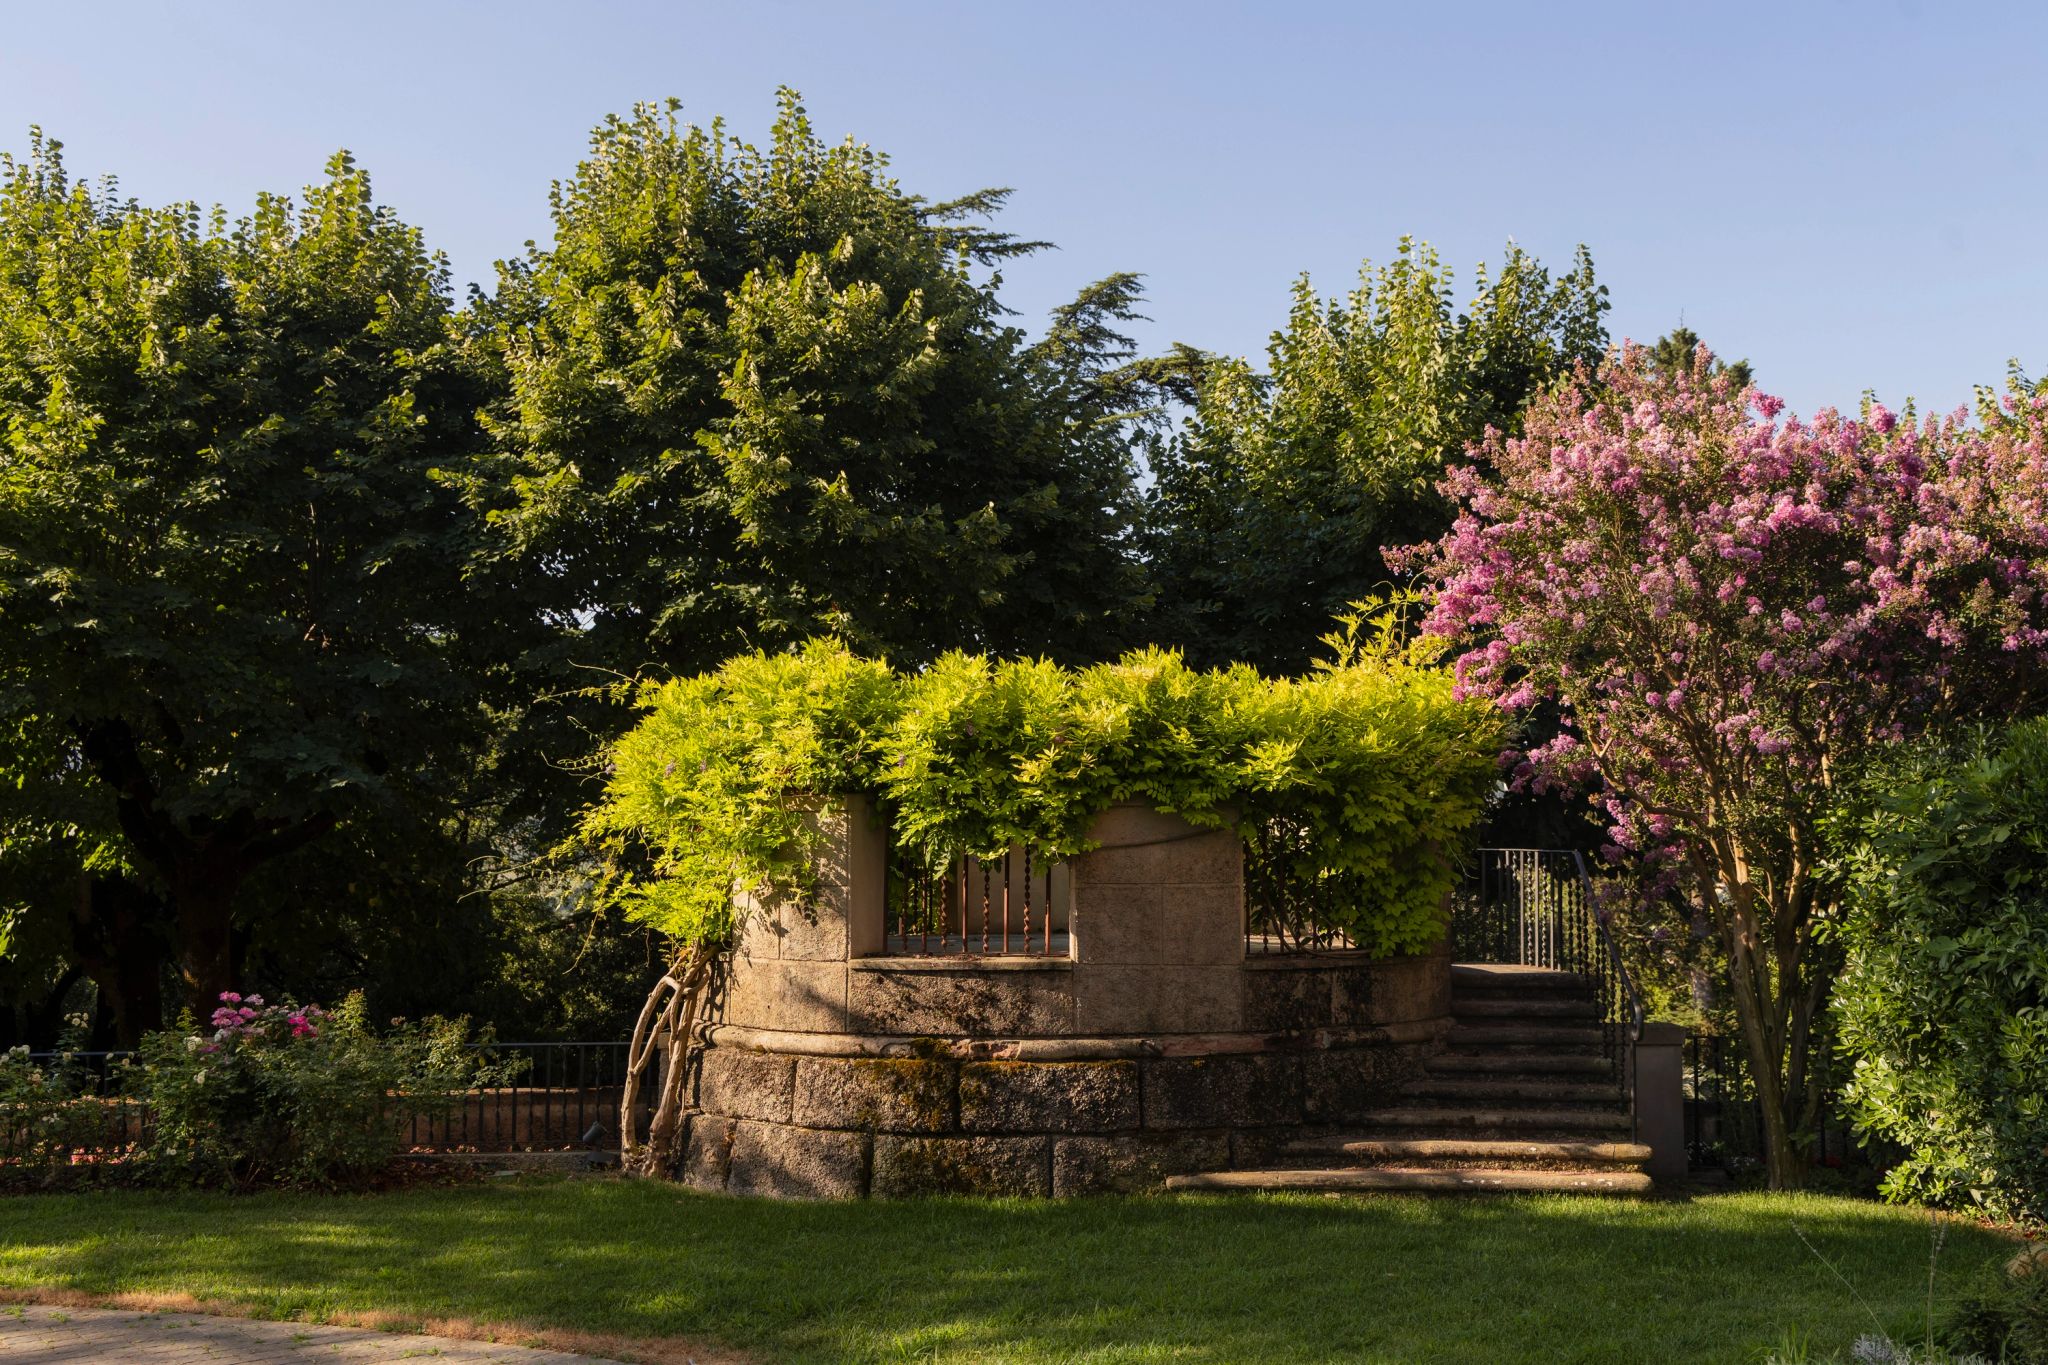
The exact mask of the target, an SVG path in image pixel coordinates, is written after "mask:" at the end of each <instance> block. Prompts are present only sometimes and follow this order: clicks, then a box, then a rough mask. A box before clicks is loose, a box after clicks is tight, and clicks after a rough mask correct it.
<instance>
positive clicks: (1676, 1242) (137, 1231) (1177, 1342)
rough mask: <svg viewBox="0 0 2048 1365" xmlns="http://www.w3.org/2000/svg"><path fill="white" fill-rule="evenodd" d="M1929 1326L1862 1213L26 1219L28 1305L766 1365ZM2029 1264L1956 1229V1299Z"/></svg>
mask: <svg viewBox="0 0 2048 1365" xmlns="http://www.w3.org/2000/svg"><path fill="white" fill-rule="evenodd" d="M1795 1225H1797V1226H1798V1227H1799V1228H1800V1229H1802V1230H1804V1232H1805V1233H1806V1235H1807V1237H1808V1238H1810V1239H1811V1240H1812V1241H1813V1242H1814V1243H1815V1245H1816V1246H1818V1247H1819V1248H1820V1250H1821V1251H1822V1252H1824V1253H1825V1254H1826V1255H1827V1256H1828V1258H1829V1259H1831V1260H1832V1261H1834V1262H1835V1263H1836V1265H1838V1266H1839V1267H1840V1268H1841V1269H1842V1271H1843V1273H1844V1274H1845V1275H1846V1276H1847V1277H1848V1278H1849V1279H1850V1280H1851V1281H1852V1282H1853V1283H1854V1284H1855V1286H1856V1289H1857V1291H1858V1292H1859V1293H1860V1295H1861V1296H1862V1298H1863V1300H1865V1301H1867V1303H1868V1304H1869V1305H1870V1308H1871V1309H1872V1310H1874V1312H1875V1313H1876V1314H1877V1315H1878V1316H1879V1317H1880V1318H1882V1319H1883V1321H1884V1323H1885V1324H1886V1326H1887V1327H1888V1328H1891V1329H1893V1330H1897V1331H1903V1332H1910V1333H1912V1334H1913V1335H1914V1336H1915V1337H1916V1338H1917V1336H1918V1333H1919V1330H1920V1326H1919V1325H1920V1323H1921V1320H1922V1317H1923V1314H1924V1304H1925V1295H1926V1288H1927V1253H1928V1244H1929V1234H1928V1225H1927V1220H1926V1218H1925V1216H1924V1215H1915V1214H1913V1213H1910V1212H1905V1211H1901V1210H1896V1209H1888V1208H1883V1207H1879V1206H1876V1205H1872V1204H1864V1203H1856V1202H1851V1201H1848V1200H1843V1199H1833V1198H1823V1197H1816V1196H1803V1197H1797V1198H1777V1197H1770V1196H1765V1195H1752V1194H1734V1195H1715V1196H1711V1197H1703V1198H1698V1199H1693V1200H1689V1201H1684V1202H1677V1201H1674V1202H1659V1203H1642V1204H1634V1203H1621V1202H1607V1201H1603V1200H1595V1199H1560V1198H1527V1199H1497V1200H1419V1199H1402V1198H1391V1197H1377V1198H1356V1199H1354V1198H1345V1199H1333V1198H1322V1197H1315V1196H1292V1197H1267V1198H1230V1197H1216V1196H1201V1197H1194V1196H1190V1197H1159V1198H1146V1199H1118V1200H1109V1199H1104V1200H1078V1201H1066V1202H1045V1203H1010V1202H982V1201H972V1200H946V1201H935V1202H920V1203H896V1204H889V1203H862V1204H827V1205H816V1204H813V1205H798V1204H769V1203H754V1202H741V1201H737V1200H728V1199H722V1198H715V1197H710V1196H704V1195H697V1194H692V1193H690V1192H688V1191H686V1190H682V1189H678V1188H674V1187H671V1186H665V1185H655V1184H639V1183H622V1182H616V1181H605V1180H584V1181H564V1180H546V1179H532V1178H529V1179H521V1180H516V1181H515V1180H499V1181H495V1182H492V1183H490V1184H487V1185H477V1186H463V1187H456V1188H442V1189H430V1190H421V1191H415V1192H410V1193H404V1194H387V1195H367V1196H331V1197H330V1196H313V1195H259V1196H250V1197H241V1198H235V1197H227V1196H211V1195H153V1194H138V1193H130V1192H115V1193H102V1194H82V1195H40V1196H28V1197H17V1198H11V1199H0V1286H4V1287H11V1288H16V1289H21V1288H31V1287H32V1288H42V1289H68V1290H77V1291H84V1292H89V1293H116V1292H124V1291H130V1292H157V1293H177V1292H182V1293H188V1294H192V1295H196V1296H199V1297H201V1298H206V1299H217V1300H221V1301H224V1302H226V1303H230V1304H233V1305H235V1306H236V1307H237V1308H238V1309H240V1310H242V1311H245V1312H249V1313H253V1314H259V1315H264V1316H276V1317H303V1318H309V1319H318V1318H320V1317H321V1316H323V1315H326V1314H347V1313H370V1312H380V1311H381V1312H389V1313H397V1314H400V1315H408V1316H410V1315H418V1316H419V1317H421V1318H425V1317H463V1318H471V1319H482V1320H491V1321H500V1322H504V1321H511V1322H521V1323H531V1324H535V1325H539V1326H548V1327H557V1328H569V1329H578V1330H584V1331H595V1332H614V1333H624V1334H629V1335H635V1336H643V1337H661V1336H671V1335H679V1336H686V1337H691V1338H695V1339H696V1340H699V1341H714V1342H719V1343H723V1344H725V1345H727V1346H730V1347H738V1348H742V1349H744V1350H747V1351H749V1352H751V1353H753V1354H754V1355H756V1356H757V1357H759V1358H760V1359H762V1360H764V1361H834V1362H837V1361H1090V1362H1108V1361H1117V1362H1126V1361H1192V1362H1241V1361H1242V1362H1259V1363H1260V1365H1267V1363H1269V1362H1282V1361H1328V1360H1347V1361H1403V1362H1406V1361H1444V1362H1453V1361H1455V1362H1461V1365H1462V1363H1464V1362H1484V1363H1485V1365H1503V1363H1505V1362H1512V1361H1530V1362H1537V1361H1540V1362H1544V1365H1559V1363H1560V1362H1579V1361H1589V1362H1590V1361H1612V1362H1617V1365H1640V1363H1641V1362H1645V1361H1688V1362H1692V1361H1750V1360H1752V1359H1754V1357H1755V1355H1756V1353H1757V1351H1758V1349H1759V1348H1761V1347H1767V1346H1770V1345H1773V1344H1775V1343H1776V1342H1778V1341H1779V1340H1780V1338H1781V1337H1782V1336H1783V1335H1784V1334H1785V1333H1786V1332H1787V1330H1788V1329H1797V1330H1798V1331H1800V1332H1801V1333H1802V1334H1803V1335H1804V1336H1805V1338H1806V1339H1807V1340H1808V1341H1809V1342H1810V1343H1811V1344H1812V1345H1814V1346H1815V1347H1818V1348H1824V1349H1833V1348H1838V1347H1840V1346H1843V1345H1846V1344H1847V1343H1848V1342H1849V1341H1850V1340H1851V1339H1852V1338H1853V1337H1854V1336H1855V1335H1856V1334H1857V1333H1859V1332H1862V1331H1867V1330H1869V1329H1870V1327H1871V1318H1870V1315H1869V1313H1868V1312H1866V1310H1865V1308H1864V1307H1863V1306H1862V1305H1861V1304H1859V1303H1858V1301H1857V1299H1856V1297H1855V1296H1853V1295H1852V1294H1851V1293H1850V1291H1849V1290H1848V1289H1846V1288H1844V1287H1843V1285H1842V1284H1841V1283H1840V1282H1839V1281H1838V1280H1836V1279H1835V1278H1834V1276H1833V1275H1831V1274H1830V1273H1829V1271H1828V1270H1827V1269H1826V1268H1825V1267H1824V1266H1823V1265H1821V1264H1820V1262H1819V1261H1818V1260H1816V1259H1815V1257H1814V1256H1813V1254H1812V1253H1811V1252H1809V1251H1808V1250H1807V1249H1806V1248H1805V1247H1803V1246H1802V1245H1801V1244H1800V1241H1799V1239H1798V1237H1797V1235H1796V1234H1795V1232H1794V1226H1795ZM2006 1250H2008V1248H2007V1246H2006V1244H2004V1243H2003V1242H2001V1241H2000V1240H1999V1239H1997V1238H1995V1237H1993V1236H1992V1235H1990V1234H1988V1233H1985V1232H1981V1231H1979V1230H1977V1229H1974V1228H1966V1227H1955V1228H1952V1229H1951V1231H1950V1233H1949V1236H1948V1239H1947V1246H1946V1248H1945V1249H1944V1251H1943V1254H1942V1267H1941V1268H1942V1280H1943V1282H1944V1283H1947V1284H1960V1283H1961V1282H1962V1281H1963V1279H1964V1277H1965V1276H1966V1275H1969V1274H1971V1273H1973V1272H1975V1271H1976V1270H1977V1269H1978V1268H1979V1267H1980V1266H1982V1265H1983V1264H1984V1263H1985V1262H1986V1261H1987V1260H1988V1259H1990V1258H1991V1257H1993V1256H1995V1255H1999V1254H2001V1253H2002V1252H2004V1251H2006Z"/></svg>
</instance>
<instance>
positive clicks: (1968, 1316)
mask: <svg viewBox="0 0 2048 1365" xmlns="http://www.w3.org/2000/svg"><path fill="white" fill-rule="evenodd" d="M1941 1337H1942V1342H1943V1343H1944V1344H1945V1345H1946V1346H1948V1347H1949V1349H1951V1350H1954V1351H1969V1352H1972V1353H1974V1354H1976V1355H1980V1356H1982V1357H1984V1358H1985V1359H1986V1360H1996V1361H2000V1362H2006V1363H2007V1365H2048V1269H2044V1270H2032V1269H2027V1268H2026V1263H2025V1262H2024V1261H2018V1260H2016V1261H2015V1262H2014V1265H2013V1269H2011V1270H2004V1269H2000V1268H1998V1267H1995V1266H1994V1267H1989V1268H1987V1269H1986V1270H1985V1272H1984V1275H1983V1278H1982V1279H1981V1280H1980V1281H1979V1282H1978V1283H1977V1284H1976V1285H1975V1286H1973V1287H1972V1288H1971V1289H1969V1290H1968V1291H1967V1292H1965V1293H1964V1294H1963V1295H1962V1296H1961V1297H1960V1298H1959V1299H1957V1301H1956V1302H1955V1304H1954V1305H1953V1306H1952V1307H1951V1308H1950V1309H1949V1311H1948V1313H1947V1315H1946V1317H1945V1318H1944V1320H1943V1322H1942V1333H1941Z"/></svg>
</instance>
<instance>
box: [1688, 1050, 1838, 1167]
mask: <svg viewBox="0 0 2048 1365" xmlns="http://www.w3.org/2000/svg"><path fill="white" fill-rule="evenodd" d="M1833 1059H1834V1051H1833V1049H1832V1048H1831V1047H1830V1046H1828V1044H1827V1042H1826V1040H1825V1039H1821V1040H1819V1042H1818V1043H1817V1045H1816V1046H1815V1048H1814V1053H1813V1062H1812V1066H1813V1077H1812V1079H1813V1083H1814V1084H1815V1085H1816V1086H1817V1087H1818V1088H1819V1090H1820V1103H1819V1105H1818V1107H1817V1109H1816V1111H1815V1114H1814V1119H1813V1122H1812V1124H1811V1125H1810V1126H1809V1127H1808V1128H1807V1131H1806V1132H1805V1133H1804V1134H1803V1135H1802V1140H1803V1141H1804V1143H1805V1145H1806V1148H1807V1150H1808V1152H1809V1153H1810V1155H1811V1159H1812V1161H1813V1164H1815V1165H1817V1166H1842V1165H1865V1164H1871V1163H1873V1162H1874V1161H1875V1159H1876V1158H1875V1156H1874V1154H1873V1153H1871V1152H1870V1151H1869V1150H1868V1149H1866V1147H1865V1146H1864V1144H1863V1143H1861V1142H1860V1141H1859V1140H1858V1139H1857V1137H1856V1133H1855V1130H1854V1128H1853V1127H1852V1126H1851V1125H1850V1124H1849V1122H1848V1121H1847V1120H1846V1119H1844V1118H1843V1117H1842V1116H1841V1106H1840V1105H1839V1104H1838V1103H1837V1102H1836V1100H1837V1096H1836V1080H1837V1078H1836V1076H1835V1074H1834V1072H1835V1068H1834V1060H1833ZM1764 1145H1765V1144H1764V1117H1763V1107H1762V1106H1761V1104H1759V1103H1758V1100H1757V1094H1756V1084H1755V1082H1754V1081H1753V1080H1752V1079H1751V1075H1750V1067H1749V1054H1748V1050H1747V1049H1746V1048H1745V1047H1744V1046H1743V1042H1742V1040H1741V1039H1740V1038H1731V1037H1725V1036H1722V1035H1719V1034H1711V1033H1709V1034H1701V1033H1697V1032H1696V1033H1694V1034H1693V1035H1692V1036H1691V1037H1689V1038H1687V1039H1686V1044H1685V1150H1686V1155H1687V1156H1688V1157H1689V1158H1690V1160H1691V1163H1692V1165H1693V1166H1694V1167H1695V1168H1713V1167H1719V1168H1721V1169H1724V1170H1731V1171H1741V1170H1746V1169H1751V1168H1754V1167H1757V1166H1760V1165H1762V1164H1763V1160H1764Z"/></svg>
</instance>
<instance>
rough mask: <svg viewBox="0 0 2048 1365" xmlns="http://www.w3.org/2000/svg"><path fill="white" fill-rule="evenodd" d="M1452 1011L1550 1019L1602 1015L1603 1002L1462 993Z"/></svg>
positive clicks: (1487, 1017)
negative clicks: (1470, 996) (1478, 996)
mask: <svg viewBox="0 0 2048 1365" xmlns="http://www.w3.org/2000/svg"><path fill="white" fill-rule="evenodd" d="M1451 1013H1452V1014H1454V1015H1456V1016H1457V1017H1458V1018H1459V1020H1461V1021H1462V1020H1466V1019H1483V1020H1493V1019H1527V1020H1530V1021H1532V1022H1540V1021H1542V1020H1546V1019H1598V1018H1599V1017H1600V1005H1599V1003H1598V1002H1597V1001H1593V1000H1578V999H1574V998H1572V997H1570V996H1557V997H1554V998H1553V997H1548V996H1539V997H1534V998H1529V997H1523V996H1498V997H1489V998H1486V999H1480V1000H1472V999H1467V998H1466V997H1464V996H1462V995H1453V996H1452V997H1451Z"/></svg>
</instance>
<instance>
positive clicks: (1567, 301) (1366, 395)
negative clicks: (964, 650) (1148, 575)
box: [1149, 238, 1607, 671]
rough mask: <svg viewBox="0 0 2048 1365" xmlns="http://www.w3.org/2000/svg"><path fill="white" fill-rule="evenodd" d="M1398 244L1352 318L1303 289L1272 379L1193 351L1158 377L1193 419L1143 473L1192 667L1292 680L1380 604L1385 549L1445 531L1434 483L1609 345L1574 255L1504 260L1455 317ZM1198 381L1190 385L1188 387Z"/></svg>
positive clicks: (1368, 276)
mask: <svg viewBox="0 0 2048 1365" xmlns="http://www.w3.org/2000/svg"><path fill="white" fill-rule="evenodd" d="M1452 287H1453V280H1452V276H1451V272H1450V271H1448V270H1447V269H1445V268H1444V267H1443V266H1442V265H1441V263H1440V262H1439V261H1438V259H1437V255H1436V253H1435V252H1434V251H1433V250H1431V249H1430V247H1429V246H1428V245H1427V244H1416V243H1414V242H1412V241H1410V240H1409V239H1407V238H1403V239H1402V241H1401V245H1400V249H1399V251H1398V252H1397V254H1396V255H1395V258H1394V260H1393V262H1392V263H1391V264H1389V265H1386V266H1382V267H1380V268H1378V269H1374V268H1372V267H1371V266H1370V264H1368V265H1367V266H1366V267H1365V268H1364V269H1363V270H1362V271H1361V275H1360V284H1359V287H1358V288H1357V289H1356V290H1354V291H1353V292H1352V293H1351V294H1350V295H1349V296H1348V297H1347V298H1344V299H1323V298H1321V297H1320V296H1318V295H1317V293H1316V292H1315V290H1314V287H1313V286H1312V285H1311V283H1310V282H1309V280H1308V278H1307V277H1306V276H1304V277H1303V278H1302V279H1301V280H1299V281H1297V282H1296V284H1295V287H1294V304H1293V308H1292V310H1291V312H1290V313H1289V316H1288V320H1287V325H1286V326H1285V327H1284V328H1282V329H1281V330H1280V331H1278V332H1275V333H1274V334H1273V339H1272V343H1271V345H1270V346H1269V348H1268V358H1269V369H1268V371H1267V372H1266V373H1264V374H1260V373H1258V372H1256V371H1254V370H1253V369H1252V367H1251V366H1250V365H1249V364H1247V363H1245V362H1243V361H1238V360H1223V359H1217V358H1214V357H1202V356H1200V355H1198V354H1196V353H1192V352H1189V351H1187V350H1186V349H1185V348H1183V350H1182V351H1181V352H1179V353H1178V354H1177V355H1175V356H1173V357H1170V358H1168V359H1167V360H1165V361H1161V362H1154V369H1153V371H1152V377H1153V378H1154V379H1155V381H1156V382H1159V383H1161V384H1162V385H1164V386H1166V387H1167V389H1168V391H1169V392H1170V393H1171V392H1174V391H1175V389H1176V387H1177V388H1178V390H1179V392H1181V393H1183V394H1186V393H1187V392H1188V391H1189V390H1190V389H1192V401H1193V409H1194V410H1193V412H1192V414H1191V415H1190V416H1189V417H1188V418H1187V420H1186V422H1185V423H1184V425H1183V428H1182V430H1181V432H1180V433H1179V435H1178V436H1177V438H1176V439H1174V440H1172V441H1169V442H1167V443H1165V444H1164V445H1163V446H1162V447H1161V448H1160V449H1159V450H1158V451H1157V453H1156V455H1155V458H1154V472H1155V474H1156V483H1155V486H1154V489H1153V494H1152V501H1151V507H1150V513H1151V525H1150V539H1149V550H1150V555H1151V559H1152V563H1153V567H1154V569H1155V571H1156V574H1157V591H1158V594H1159V598H1160V601H1161V603H1162V604H1163V610H1162V613H1161V619H1162V621H1163V622H1164V623H1165V633H1166V634H1167V636H1168V637H1169V638H1170V639H1172V640H1173V641H1174V642H1176V643H1179V644H1181V645H1183V646H1184V647H1185V648H1186V649H1187V651H1188V653H1189V655H1190V657H1191V658H1192V659H1194V660H1196V661H1199V662H1203V663H1209V664H1220V663H1224V662H1227V661H1229V660H1233V659H1240V660H1245V661H1248V662H1252V663H1255V664H1258V665H1260V666H1262V667H1266V668H1270V669H1277V670H1284V671H1299V670H1300V669H1302V668H1304V667H1306V666H1307V664H1308V662H1309V660H1310V659H1311V658H1312V657H1313V655H1314V653H1315V651H1316V648H1317V641H1318V640H1319V638H1320V637H1321V635H1322V634H1323V633H1324V632H1325V631H1326V630H1328V629H1329V625H1330V621H1331V620H1332V619H1333V618H1334V617H1336V616H1338V615H1339V614H1340V613H1342V612H1343V611H1344V610H1345V609H1346V607H1347V606H1348V604H1350V603H1352V602H1356V601H1360V600H1362V599H1365V598H1367V597H1370V596H1372V595H1373V594H1374V593H1375V592H1377V591H1379V590H1381V589H1383V588H1384V587H1385V586H1386V585H1387V583H1388V581H1389V580H1390V578H1391V577H1392V573H1391V571H1390V570H1389V568H1388V566H1387V564H1386V562H1385V560H1384V558H1383V557H1382V555H1381V548H1382V547H1383V546H1389V545H1404V544H1408V543H1410V542H1413V541H1417V540H1421V539H1425V538H1427V537H1431V536H1434V535H1436V534H1438V533H1439V532H1441V531H1442V530H1443V528H1444V527H1446V526H1448V525H1449V524H1450V517H1451V506H1450V503H1449V502H1448V501H1446V500H1445V498H1444V497H1443V495H1442V494H1441V493H1439V492H1438V490H1437V484H1438V481H1439V480H1441V479H1442V477H1443V474H1444V471H1445V469H1446V468H1447V467H1449V466H1451V465H1454V464H1457V463H1459V462H1461V461H1462V460H1463V459H1464V457H1465V451H1466V448H1467V447H1468V446H1470V445H1471V444H1472V443H1474V442H1476V441H1478V440H1480V438H1481V437H1482V436H1483V435H1484V434H1485V433H1486V432H1487V431H1488V430H1489V429H1490V428H1497V429H1500V430H1503V431H1508V432H1513V431H1517V430H1519V425H1518V424H1519V420H1520V419H1519V414H1520V412H1521V409H1522V406H1523V404H1524V403H1525V402H1527V401H1528V399H1529V397H1530V396H1531V395H1532V394H1534V393H1535V392H1537V391H1538V390H1539V389H1540V388H1542V387H1543V386H1544V385H1545V384H1548V383H1549V382H1551V381H1552V380H1553V379H1555V378H1556V377H1558V376H1559V375H1562V374H1567V373H1569V372H1571V370H1572V369H1573V367H1574V366H1576V365H1579V364H1591V363H1593V362H1594V361H1596V360H1597V359H1598V358H1599V356H1600V353H1601V351H1602V349H1603V348H1604V347H1605V345H1606V332H1605V329H1604V327H1603V325H1602V322H1601V314H1602V313H1604V312H1605V311H1606V308H1607V299H1606V295H1607V291H1606V289H1605V288H1604V287H1603V286H1600V285H1598V284H1596V283H1595V282H1594V279H1593V263H1592V260H1591V258H1590V257H1589V256H1588V255H1587V253H1586V252H1585V250H1584V249H1583V248H1581V249H1580V251H1579V252H1578V254H1577V256H1576V257H1575V258H1574V261H1573V266H1572V269H1571V270H1570V271H1569V272H1568V273H1566V274H1564V275H1562V276H1560V277H1556V278H1553V277H1552V276H1551V274H1550V272H1549V271H1547V270H1545V269H1544V268H1543V267H1542V266H1541V265H1540V264H1538V263H1537V261H1536V260H1535V259H1534V258H1533V257H1531V256H1529V255H1528V254H1527V253H1525V252H1523V251H1522V250H1521V249H1520V248H1519V247H1514V246H1510V247H1509V249H1508V252H1507V256H1506V259H1505V260H1504V262H1503V263H1502V265H1501V268H1500V271H1499V273H1498V275H1497V276H1489V275H1488V273H1487V272H1486V270H1485V269H1484V268H1483V267H1482V268H1481V269H1480V271H1479V275H1478V281H1477V285H1476V288H1475V292H1474V295H1473V298H1472V301H1471V303H1470V304H1468V305H1467V307H1466V309H1465V311H1464V312H1462V313H1460V312H1457V311H1456V310H1455V308H1454V306H1453V303H1452V297H1453V296H1452ZM1191 378H1192V380H1193V382H1192V383H1190V379H1191Z"/></svg>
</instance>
